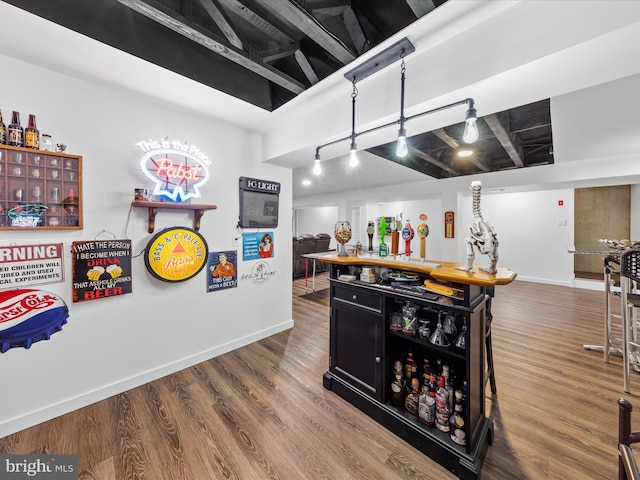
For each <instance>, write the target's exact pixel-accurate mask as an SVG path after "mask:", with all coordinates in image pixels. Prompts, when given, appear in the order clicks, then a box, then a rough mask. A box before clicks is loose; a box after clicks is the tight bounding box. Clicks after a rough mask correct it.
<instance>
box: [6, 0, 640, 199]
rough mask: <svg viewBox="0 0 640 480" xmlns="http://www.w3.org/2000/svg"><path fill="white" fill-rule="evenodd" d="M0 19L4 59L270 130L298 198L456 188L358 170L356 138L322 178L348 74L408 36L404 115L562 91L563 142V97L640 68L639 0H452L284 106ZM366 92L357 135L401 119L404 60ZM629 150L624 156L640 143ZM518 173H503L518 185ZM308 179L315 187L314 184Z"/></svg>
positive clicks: (275, 154)
mask: <svg viewBox="0 0 640 480" xmlns="http://www.w3.org/2000/svg"><path fill="white" fill-rule="evenodd" d="M0 19H2V22H1V24H2V28H0V45H2V46H3V47H2V54H4V55H7V56H11V57H14V58H18V59H23V60H25V61H28V62H31V63H34V64H37V65H41V66H44V67H47V68H51V69H54V70H58V71H60V72H64V73H66V74H73V75H76V76H79V77H81V78H85V79H88V80H90V81H94V82H98V83H101V84H105V85H108V86H110V87H112V88H122V89H127V90H130V91H134V92H136V93H138V94H140V95H144V96H148V97H152V98H154V99H156V100H157V101H160V102H164V103H170V104H172V105H174V106H178V107H179V108H182V109H185V110H188V111H192V112H194V113H196V114H199V115H205V116H209V117H211V118H216V119H223V120H224V121H226V122H231V123H233V124H236V125H239V126H241V127H243V128H245V129H248V130H251V131H254V132H256V133H259V134H261V135H263V147H264V149H263V150H264V161H266V162H270V163H274V164H277V165H282V166H286V167H290V168H292V169H294V172H293V180H294V185H293V194H294V199H296V198H301V197H308V198H309V199H312V198H315V197H317V196H321V195H327V194H330V193H331V192H341V191H345V190H347V189H348V190H352V191H353V190H355V189H370V188H372V187H373V188H378V189H379V190H380V191H382V190H384V189H382V188H381V187H382V186H389V185H397V184H401V185H405V184H408V183H411V184H414V183H416V182H422V183H423V184H424V182H426V183H427V184H429V185H432V186H433V191H434V192H435V191H437V190H438V189H442V188H446V187H445V185H448V183H447V181H437V180H431V179H429V177H425V176H424V175H422V174H419V173H417V172H414V171H413V170H410V169H407V168H404V167H401V166H399V165H396V164H394V163H392V162H389V161H386V160H382V159H379V158H377V157H374V156H372V155H369V154H363V155H361V162H360V167H359V168H358V169H357V170H349V169H348V167H346V166H345V164H346V159H345V157H344V154H345V153H347V150H348V142H344V143H341V144H338V145H335V146H332V147H327V148H326V149H323V150H322V151H321V156H322V159H323V170H324V174H323V175H322V177H321V178H317V177H314V176H313V175H311V167H312V164H313V158H314V153H315V147H316V146H317V145H320V144H323V143H326V142H330V141H332V140H335V139H338V138H341V137H344V136H345V135H348V134H349V133H350V128H351V117H350V116H351V84H350V82H348V81H347V80H345V78H344V77H343V74H344V73H345V72H346V71H348V70H350V69H351V68H353V67H354V66H355V65H356V64H359V63H360V62H362V61H365V60H366V59H367V58H369V57H371V56H374V55H375V54H376V53H377V52H379V51H380V50H382V49H384V48H386V47H387V46H388V45H391V44H392V43H395V42H396V41H397V40H399V39H400V38H402V37H405V36H406V37H408V38H409V39H410V40H411V42H412V43H413V44H414V45H415V47H416V51H415V52H414V53H412V54H411V55H409V56H408V57H407V58H406V67H407V83H406V107H405V109H406V110H405V115H412V114H415V113H418V112H421V111H424V110H427V109H431V108H434V107H438V106H441V105H444V104H446V103H450V102H453V101H457V100H461V99H463V98H466V97H473V98H474V99H475V101H476V108H477V109H478V115H480V116H482V115H486V114H489V113H494V112H498V111H502V110H506V109H508V108H512V107H515V106H518V105H523V104H526V103H531V102H533V101H537V100H540V99H544V98H552V119H553V123H554V143H555V140H556V138H557V137H558V135H561V134H562V132H556V130H555V125H556V119H555V118H554V101H553V99H554V97H560V96H563V95H566V94H569V93H571V92H574V91H577V90H581V89H585V88H589V87H593V86H595V85H599V84H604V83H606V82H611V81H614V80H618V79H622V78H624V77H630V76H632V75H635V74H639V73H640V62H638V61H637V59H638V58H640V41H638V39H640V1H628V0H586V1H579V0H555V1H547V0H519V1H508V0H494V1H491V2H487V1H481V0H449V1H448V2H447V3H446V4H444V5H443V6H441V7H440V8H438V9H436V10H435V11H433V12H431V13H430V14H429V15H427V16H425V17H423V18H421V19H420V20H418V21H417V22H415V23H414V24H413V25H411V26H410V27H408V28H407V29H405V30H404V31H402V32H400V33H399V34H398V35H396V36H394V37H392V38H390V39H388V40H387V41H386V42H385V43H383V44H381V45H379V46H378V47H376V49H374V50H372V51H371V52H368V53H367V54H365V55H363V56H362V57H360V58H359V59H357V60H356V61H355V62H354V63H352V64H350V65H347V66H346V67H344V68H343V69H342V70H340V71H338V72H336V73H335V74H333V75H331V76H330V77H328V78H326V79H324V80H323V81H321V82H319V83H318V84H316V85H314V86H313V87H312V88H310V89H308V90H307V91H305V92H303V93H302V94H300V95H299V96H298V97H297V98H296V99H294V100H292V101H290V102H288V103H287V104H285V105H284V106H283V107H280V108H279V109H278V110H276V111H275V112H267V111H265V110H262V109H260V108H258V107H255V106H253V105H250V104H248V103H246V102H242V101H239V100H237V99H235V98H233V97H230V96H229V95H226V94H223V93H220V92H218V91H215V90H212V89H211V88H209V87H205V86H203V85H202V84H199V83H197V82H194V81H192V80H190V79H187V78H184V77H181V76H179V75H177V74H175V73H173V72H170V71H167V70H164V69H162V68H160V67H157V66H155V65H152V64H150V63H147V62H145V61H142V60H139V59H138V58H135V57H133V56H131V55H128V54H126V53H123V52H120V51H118V50H115V49H113V48H111V47H108V46H106V45H103V44H101V43H99V42H97V41H95V40H92V39H89V38H87V37H84V36H82V35H80V34H77V33H75V32H73V31H70V30H66V29H64V28H62V27H59V26H57V25H55V24H52V23H50V22H48V21H46V20H43V19H40V18H38V17H36V16H34V15H31V14H29V13H27V12H24V11H22V10H20V9H18V8H15V7H13V6H10V5H8V4H5V3H2V2H0ZM149 79H153V80H152V81H150V80H149ZM358 90H359V95H358V99H357V113H356V131H362V130H364V129H367V128H371V127H373V126H376V125H380V124H382V123H387V122H390V121H394V120H396V119H397V118H398V116H399V69H398V66H397V65H392V66H390V67H387V68H386V69H385V70H383V71H381V72H378V73H377V74H375V75H373V76H372V77H369V78H367V79H365V80H363V81H361V82H359V83H358ZM634 101H635V102H637V101H638V100H637V99H634ZM635 111H637V109H636V110H635ZM463 115H464V107H460V109H456V108H454V109H451V110H448V111H445V112H443V113H439V114H436V115H429V116H425V117H421V118H420V119H416V120H414V121H412V122H409V123H407V125H406V128H407V131H408V134H409V135H411V134H413V133H418V132H424V131H429V130H432V129H435V128H439V127H442V126H446V125H450V124H454V123H459V122H460V121H462V120H463ZM605 123H606V121H605ZM636 130H637V128H636ZM396 134H397V128H395V127H390V128H388V129H385V130H382V131H380V132H376V133H375V134H373V133H372V134H370V135H366V136H362V137H359V138H358V147H359V148H360V149H363V148H368V147H371V146H375V145H377V144H380V143H386V142H389V141H392V140H393V138H394V137H395V136H396ZM624 148H625V149H626V150H625V149H623V151H621V152H619V153H620V154H621V155H623V154H626V153H632V152H633V151H634V149H635V152H636V153H637V151H639V150H640V148H638V144H637V142H635V143H633V142H632V144H629V145H626V146H625V147H624ZM559 156H560V152H558V153H557V154H556V162H557V163H559V162H562V158H559ZM534 168H535V169H537V168H542V167H534ZM528 170H531V169H528ZM546 171H549V170H548V169H547V170H546ZM507 173H509V172H507ZM508 177H509V176H508V175H506V176H502V177H501V178H504V179H505V180H504V181H508ZM303 178H309V179H310V180H312V182H313V184H312V185H311V186H310V187H303V186H302V185H301V180H302V179H303ZM493 178H498V177H493ZM500 181H502V180H500ZM513 181H514V182H522V180H520V179H514V180H513ZM541 181H543V180H541ZM468 182H469V179H464V180H463V183H466V184H468Z"/></svg>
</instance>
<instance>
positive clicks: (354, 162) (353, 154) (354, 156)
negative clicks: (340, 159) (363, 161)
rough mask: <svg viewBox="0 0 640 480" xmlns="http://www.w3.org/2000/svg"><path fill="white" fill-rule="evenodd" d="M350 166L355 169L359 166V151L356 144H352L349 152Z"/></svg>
mask: <svg viewBox="0 0 640 480" xmlns="http://www.w3.org/2000/svg"><path fill="white" fill-rule="evenodd" d="M349 166H350V167H351V168H355V167H357V166H358V149H357V148H356V142H355V141H352V142H351V150H350V151H349Z"/></svg>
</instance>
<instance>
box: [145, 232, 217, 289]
mask: <svg viewBox="0 0 640 480" xmlns="http://www.w3.org/2000/svg"><path fill="white" fill-rule="evenodd" d="M208 253H209V248H208V246H207V242H206V240H205V239H204V237H203V236H202V235H200V234H199V233H198V232H196V231H195V230H192V229H190V228H186V227H171V228H167V229H165V230H162V231H161V232H159V233H157V234H156V235H155V236H154V237H153V238H152V239H151V241H150V242H149V243H148V244H147V248H146V249H145V252H144V263H145V265H146V266H147V270H148V271H149V273H151V275H153V276H154V277H156V278H157V279H159V280H162V281H165V282H183V281H185V280H189V279H190V278H192V277H194V276H196V275H197V274H198V273H199V272H200V270H202V268H203V267H204V266H205V264H206V263H207V255H208Z"/></svg>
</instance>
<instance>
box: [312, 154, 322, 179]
mask: <svg viewBox="0 0 640 480" xmlns="http://www.w3.org/2000/svg"><path fill="white" fill-rule="evenodd" d="M321 173H322V166H320V152H319V151H318V149H316V159H315V160H314V161H313V174H314V175H320V174H321Z"/></svg>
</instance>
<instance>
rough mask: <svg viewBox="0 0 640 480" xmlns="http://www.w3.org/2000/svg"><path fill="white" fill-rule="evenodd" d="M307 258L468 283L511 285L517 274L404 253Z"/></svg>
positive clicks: (328, 255)
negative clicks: (405, 255) (394, 256)
mask: <svg viewBox="0 0 640 480" xmlns="http://www.w3.org/2000/svg"><path fill="white" fill-rule="evenodd" d="M305 256H306V257H308V258H315V259H316V260H318V261H320V262H326V263H334V264H337V265H371V266H378V267H387V268H393V269H396V270H407V271H410V272H419V273H426V274H428V275H429V276H431V277H432V278H434V279H436V280H439V281H442V282H456V283H464V284H469V285H480V286H483V287H492V286H495V285H508V284H509V283H511V282H513V281H514V280H515V278H516V276H517V274H516V273H515V272H513V271H511V270H509V269H507V268H500V267H498V271H497V272H496V273H495V274H491V273H487V272H484V271H482V270H480V266H478V265H474V266H473V270H472V271H470V272H468V271H465V270H458V269H457V268H456V267H459V266H463V265H464V264H462V263H455V262H441V261H437V260H431V259H426V260H425V261H424V262H421V261H420V260H419V259H416V258H411V259H406V258H405V257H404V255H397V256H396V258H395V259H394V258H393V256H392V255H390V256H387V257H380V256H378V255H369V254H368V253H364V254H362V255H359V256H355V255H349V256H347V257H339V256H338V255H337V254H336V253H335V252H324V253H316V254H307V255H305Z"/></svg>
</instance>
